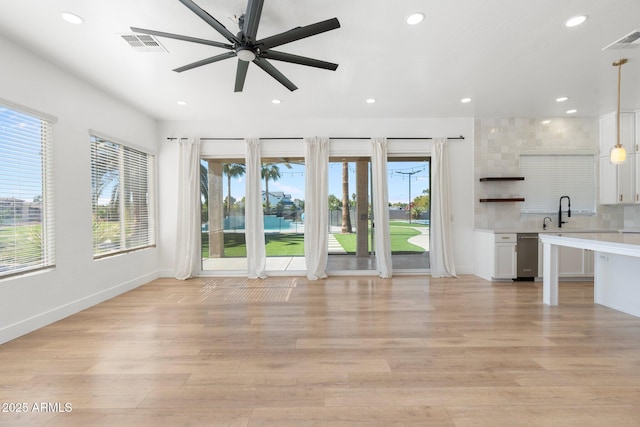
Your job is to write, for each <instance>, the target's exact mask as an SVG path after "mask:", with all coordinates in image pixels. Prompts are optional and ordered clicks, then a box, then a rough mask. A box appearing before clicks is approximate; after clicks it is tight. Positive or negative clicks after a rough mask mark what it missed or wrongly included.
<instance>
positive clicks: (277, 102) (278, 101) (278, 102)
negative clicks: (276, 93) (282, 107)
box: [271, 99, 282, 104]
mask: <svg viewBox="0 0 640 427" xmlns="http://www.w3.org/2000/svg"><path fill="white" fill-rule="evenodd" d="M271 103H272V104H282V101H280V100H279V99H272V100H271Z"/></svg>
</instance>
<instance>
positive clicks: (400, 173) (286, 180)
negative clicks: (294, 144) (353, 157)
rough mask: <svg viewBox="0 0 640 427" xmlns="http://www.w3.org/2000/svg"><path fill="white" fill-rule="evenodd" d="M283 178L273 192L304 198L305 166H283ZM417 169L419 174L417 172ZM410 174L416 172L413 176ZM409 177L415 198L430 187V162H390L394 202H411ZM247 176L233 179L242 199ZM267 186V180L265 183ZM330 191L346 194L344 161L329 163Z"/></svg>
mask: <svg viewBox="0 0 640 427" xmlns="http://www.w3.org/2000/svg"><path fill="white" fill-rule="evenodd" d="M279 167H280V172H281V175H282V176H281V178H280V179H279V180H277V181H269V191H270V192H273V191H282V192H283V193H285V194H291V197H292V198H293V199H301V200H304V198H305V197H304V170H305V168H304V165H296V164H292V165H291V169H288V168H287V167H285V166H284V165H283V164H281V165H279ZM414 172H415V173H414ZM409 173H413V174H412V175H411V178H409V175H408V174H409ZM409 179H411V198H412V199H414V198H415V197H416V196H418V195H420V194H421V193H422V191H423V190H424V189H426V188H429V187H430V185H429V184H430V172H429V167H428V163H427V162H389V163H387V182H388V185H389V202H390V203H396V202H401V203H408V202H409ZM244 185H245V182H244V177H240V178H237V179H234V180H232V181H231V195H232V196H233V197H235V198H236V199H241V198H242V196H243V195H244V191H245V190H244ZM349 185H350V187H349V193H350V194H353V193H354V192H355V163H350V164H349ZM262 187H263V189H264V181H263V185H262ZM223 188H224V194H225V197H226V192H227V178H226V177H224V187H223ZM329 194H333V195H335V196H336V197H338V198H341V197H342V163H340V162H336V163H333V162H332V163H330V164H329Z"/></svg>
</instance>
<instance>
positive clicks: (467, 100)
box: [460, 98, 471, 104]
mask: <svg viewBox="0 0 640 427" xmlns="http://www.w3.org/2000/svg"><path fill="white" fill-rule="evenodd" d="M460 102H462V103H463V104H468V103H469V102H471V98H462V99H461V100H460Z"/></svg>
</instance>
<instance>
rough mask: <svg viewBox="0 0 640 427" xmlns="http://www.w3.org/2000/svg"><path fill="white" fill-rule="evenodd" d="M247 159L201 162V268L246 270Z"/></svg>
mask: <svg viewBox="0 0 640 427" xmlns="http://www.w3.org/2000/svg"><path fill="white" fill-rule="evenodd" d="M245 172H246V167H245V164H244V159H235V160H206V159H202V160H201V161H200V193H201V197H200V201H201V207H202V209H201V224H202V226H201V230H202V231H201V236H202V238H201V242H200V247H201V254H202V271H203V272H207V271H215V272H222V271H229V272H234V271H246V270H247V248H246V244H245V227H244V202H245V183H244V175H245Z"/></svg>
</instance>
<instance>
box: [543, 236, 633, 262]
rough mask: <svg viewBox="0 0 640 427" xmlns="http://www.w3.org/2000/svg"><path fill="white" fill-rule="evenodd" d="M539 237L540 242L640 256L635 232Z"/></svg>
mask: <svg viewBox="0 0 640 427" xmlns="http://www.w3.org/2000/svg"><path fill="white" fill-rule="evenodd" d="M539 237H540V240H541V241H542V243H550V244H553V245H560V246H569V247H573V248H581V249H590V250H593V251H599V252H608V253H612V254H619V255H628V256H634V257H639V258H640V234H637V233H611V232H608V233H584V232H583V233H570V234H564V233H563V235H558V234H557V233H540V234H539Z"/></svg>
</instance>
